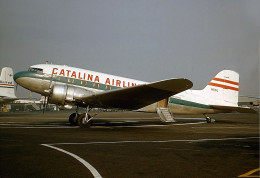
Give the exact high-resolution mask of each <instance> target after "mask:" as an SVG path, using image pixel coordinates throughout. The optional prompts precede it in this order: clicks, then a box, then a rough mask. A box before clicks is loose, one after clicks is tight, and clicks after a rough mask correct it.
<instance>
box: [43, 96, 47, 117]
mask: <svg viewBox="0 0 260 178" xmlns="http://www.w3.org/2000/svg"><path fill="white" fill-rule="evenodd" d="M46 98H47V97H46V96H44V100H43V110H42V113H43V114H44V112H45V109H46Z"/></svg>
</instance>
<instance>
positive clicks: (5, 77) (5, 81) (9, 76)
mask: <svg viewBox="0 0 260 178" xmlns="http://www.w3.org/2000/svg"><path fill="white" fill-rule="evenodd" d="M0 95H1V96H6V97H12V98H13V97H15V94H14V79H13V69H12V68H10V67H4V68H2V72H1V76H0Z"/></svg>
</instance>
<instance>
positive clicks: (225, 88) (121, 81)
mask: <svg viewBox="0 0 260 178" xmlns="http://www.w3.org/2000/svg"><path fill="white" fill-rule="evenodd" d="M14 80H15V81H16V82H17V84H19V85H21V86H22V87H24V88H26V89H28V90H31V91H33V92H36V93H39V94H41V95H43V96H46V97H48V101H47V103H52V104H57V105H59V106H60V107H61V108H64V109H71V108H72V106H77V109H76V112H75V113H72V114H71V115H70V116H69V122H70V124H71V125H79V126H80V127H81V128H86V127H89V126H90V125H91V121H92V119H93V116H90V115H89V111H90V110H91V109H92V108H106V109H109V108H117V109H124V110H134V111H140V112H154V113H158V115H159V118H160V120H161V121H163V122H169V123H171V122H175V120H174V118H173V114H204V115H205V117H206V120H207V122H211V118H210V117H208V116H207V114H212V113H226V112H234V111H237V112H255V111H254V110H253V109H251V108H248V107H239V106H238V104H237V103H238V92H239V74H238V73H236V72H235V71H231V70H223V71H221V72H219V73H218V74H217V75H216V76H215V77H214V78H213V79H212V80H211V81H210V83H208V85H207V86H206V87H205V88H204V89H202V90H190V88H191V87H192V86H193V83H192V82H191V81H190V80H188V79H185V78H178V79H175V78H172V79H167V80H162V81H157V82H152V83H148V82H144V81H139V80H134V79H129V78H124V77H119V76H115V75H110V74H105V73H100V72H95V71H90V70H85V69H81V68H75V67H70V66H67V65H55V64H37V65H33V66H30V67H29V70H28V71H21V72H18V73H16V74H15V75H14ZM79 107H83V108H85V109H86V110H85V113H82V114H79V113H78V108H79Z"/></svg>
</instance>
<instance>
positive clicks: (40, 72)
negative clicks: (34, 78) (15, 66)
mask: <svg viewBox="0 0 260 178" xmlns="http://www.w3.org/2000/svg"><path fill="white" fill-rule="evenodd" d="M28 71H32V72H36V73H37V74H42V73H43V71H42V69H40V68H32V67H30V68H29V69H28Z"/></svg>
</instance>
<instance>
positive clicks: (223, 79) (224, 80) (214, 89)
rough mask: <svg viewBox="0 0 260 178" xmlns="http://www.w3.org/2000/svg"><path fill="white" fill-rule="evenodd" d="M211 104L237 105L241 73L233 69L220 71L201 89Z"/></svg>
mask: <svg viewBox="0 0 260 178" xmlns="http://www.w3.org/2000/svg"><path fill="white" fill-rule="evenodd" d="M201 92H202V95H203V97H205V98H208V99H209V100H210V102H211V103H210V104H215V105H225V106H237V103H238V92H239V74H238V73H236V72H235V71H232V70H223V71H221V72H219V73H218V74H217V75H216V76H215V77H214V78H213V79H212V80H211V81H210V82H209V83H208V85H207V86H206V87H205V88H204V89H203V90H202V91H201Z"/></svg>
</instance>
